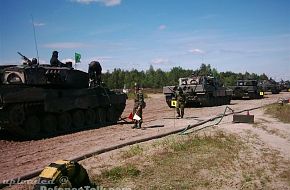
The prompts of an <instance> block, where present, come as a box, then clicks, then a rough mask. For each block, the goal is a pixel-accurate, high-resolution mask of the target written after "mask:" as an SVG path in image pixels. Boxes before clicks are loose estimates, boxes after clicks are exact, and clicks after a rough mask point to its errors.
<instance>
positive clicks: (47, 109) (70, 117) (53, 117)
mask: <svg viewBox="0 0 290 190" xmlns="http://www.w3.org/2000/svg"><path fill="white" fill-rule="evenodd" d="M68 65H70V64H68ZM0 77H1V83H0V126H1V129H2V130H7V131H9V133H11V134H12V135H13V136H17V137H21V138H25V139H26V138H29V139H31V138H33V139H34V138H43V137H48V136H55V135H58V134H65V133H68V132H71V131H74V130H83V129H90V128H96V127H98V126H106V125H110V124H113V123H116V122H117V121H118V120H119V118H120V116H121V114H122V112H123V110H124V109H125V105H126V99H127V95H126V94H124V93H122V92H116V91H113V90H110V89H109V88H107V87H106V85H105V84H104V83H102V84H100V85H89V75H88V73H86V72H83V71H80V70H76V69H73V68H72V67H69V66H64V67H52V66H50V65H38V64H37V65H28V64H25V65H17V66H15V65H14V66H1V67H0Z"/></svg>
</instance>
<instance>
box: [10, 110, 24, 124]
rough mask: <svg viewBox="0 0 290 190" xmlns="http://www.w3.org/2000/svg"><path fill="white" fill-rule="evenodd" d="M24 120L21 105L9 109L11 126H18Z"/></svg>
mask: <svg viewBox="0 0 290 190" xmlns="http://www.w3.org/2000/svg"><path fill="white" fill-rule="evenodd" d="M24 120H25V113H24V109H23V106H22V105H14V106H12V107H11V108H10V109H9V121H10V122H11V124H12V125H15V126H19V125H21V124H23V122H24Z"/></svg>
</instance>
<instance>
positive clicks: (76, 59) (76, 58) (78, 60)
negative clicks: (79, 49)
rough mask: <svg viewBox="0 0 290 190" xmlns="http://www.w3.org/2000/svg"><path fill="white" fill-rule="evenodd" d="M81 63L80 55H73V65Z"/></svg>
mask: <svg viewBox="0 0 290 190" xmlns="http://www.w3.org/2000/svg"><path fill="white" fill-rule="evenodd" d="M80 62H81V54H79V53H75V63H80Z"/></svg>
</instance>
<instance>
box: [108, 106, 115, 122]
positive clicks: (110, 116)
mask: <svg viewBox="0 0 290 190" xmlns="http://www.w3.org/2000/svg"><path fill="white" fill-rule="evenodd" d="M106 115H107V118H106V120H107V121H108V122H116V111H115V109H114V108H113V107H110V108H109V109H108V111H107V113H106Z"/></svg>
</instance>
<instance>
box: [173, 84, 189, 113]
mask: <svg viewBox="0 0 290 190" xmlns="http://www.w3.org/2000/svg"><path fill="white" fill-rule="evenodd" d="M175 98H176V111H177V117H181V118H183V116H184V107H185V99H186V97H185V95H184V93H183V90H182V88H181V87H178V88H177V90H176V91H175Z"/></svg>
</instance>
